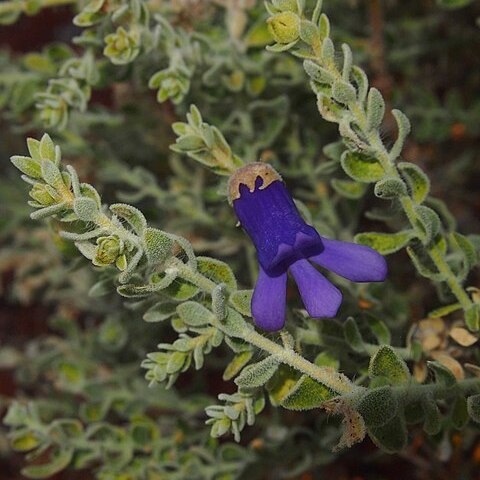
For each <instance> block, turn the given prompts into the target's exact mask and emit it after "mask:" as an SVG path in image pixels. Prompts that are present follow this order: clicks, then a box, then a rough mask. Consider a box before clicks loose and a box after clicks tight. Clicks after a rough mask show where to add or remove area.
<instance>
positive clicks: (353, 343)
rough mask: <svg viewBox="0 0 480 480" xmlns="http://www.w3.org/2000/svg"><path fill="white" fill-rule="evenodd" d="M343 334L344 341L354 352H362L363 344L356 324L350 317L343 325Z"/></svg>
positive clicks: (363, 349)
mask: <svg viewBox="0 0 480 480" xmlns="http://www.w3.org/2000/svg"><path fill="white" fill-rule="evenodd" d="M343 333H344V335H345V341H346V342H347V343H348V344H349V345H350V347H351V348H352V349H353V350H354V351H355V352H364V351H365V344H364V342H363V338H362V334H361V333H360V330H359V329H358V325H357V322H355V320H354V319H353V318H352V317H348V318H347V321H346V322H345V324H344V325H343Z"/></svg>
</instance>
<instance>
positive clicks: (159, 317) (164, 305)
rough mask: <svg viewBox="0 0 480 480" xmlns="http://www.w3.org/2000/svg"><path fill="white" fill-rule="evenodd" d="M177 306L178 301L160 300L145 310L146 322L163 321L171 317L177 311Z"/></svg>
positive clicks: (144, 317)
mask: <svg viewBox="0 0 480 480" xmlns="http://www.w3.org/2000/svg"><path fill="white" fill-rule="evenodd" d="M176 308H177V304H176V303H173V302H158V303H156V304H155V305H153V306H151V307H150V308H149V309H148V310H147V311H146V312H145V314H144V315H143V319H144V320H145V321H146V322H162V321H163V320H167V319H169V318H170V317H171V316H172V315H173V314H174V313H175V311H176Z"/></svg>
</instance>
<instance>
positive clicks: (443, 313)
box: [428, 303, 462, 318]
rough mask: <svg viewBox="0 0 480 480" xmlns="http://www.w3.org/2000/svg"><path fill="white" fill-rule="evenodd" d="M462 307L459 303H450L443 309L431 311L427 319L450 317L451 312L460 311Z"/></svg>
mask: <svg viewBox="0 0 480 480" xmlns="http://www.w3.org/2000/svg"><path fill="white" fill-rule="evenodd" d="M461 308H462V305H461V304H460V303H452V304H450V305H445V306H444V307H440V308H436V309H435V310H432V311H431V312H430V313H429V314H428V317H429V318H440V317H446V316H447V315H450V313H452V312H456V311H457V310H461Z"/></svg>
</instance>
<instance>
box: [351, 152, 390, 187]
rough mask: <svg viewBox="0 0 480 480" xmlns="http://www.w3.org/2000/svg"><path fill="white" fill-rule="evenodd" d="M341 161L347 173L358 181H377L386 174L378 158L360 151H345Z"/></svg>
mask: <svg viewBox="0 0 480 480" xmlns="http://www.w3.org/2000/svg"><path fill="white" fill-rule="evenodd" d="M341 163H342V167H343V169H344V170H345V173H346V174H347V175H348V176H349V177H351V178H353V179H354V180H356V181H357V182H365V183H370V182H377V181H378V180H380V179H381V178H382V177H383V176H384V175H385V170H384V169H383V167H382V165H381V164H380V162H378V160H376V159H375V158H374V157H370V156H368V155H365V154H363V153H360V152H352V151H349V150H347V151H345V152H344V153H343V155H342V158H341Z"/></svg>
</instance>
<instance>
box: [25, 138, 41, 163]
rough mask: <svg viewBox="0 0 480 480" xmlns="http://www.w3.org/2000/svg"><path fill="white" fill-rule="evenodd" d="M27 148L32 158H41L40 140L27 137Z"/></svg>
mask: <svg viewBox="0 0 480 480" xmlns="http://www.w3.org/2000/svg"><path fill="white" fill-rule="evenodd" d="M27 148H28V152H29V153H30V156H31V157H32V158H33V160H41V159H42V157H41V156H40V141H39V140H36V139H35V138H27Z"/></svg>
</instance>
